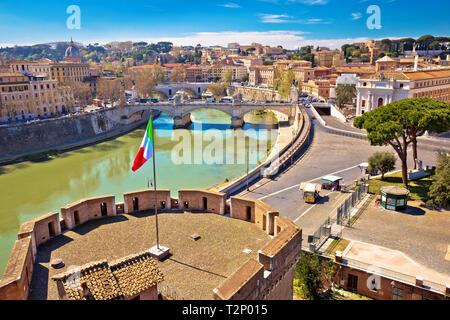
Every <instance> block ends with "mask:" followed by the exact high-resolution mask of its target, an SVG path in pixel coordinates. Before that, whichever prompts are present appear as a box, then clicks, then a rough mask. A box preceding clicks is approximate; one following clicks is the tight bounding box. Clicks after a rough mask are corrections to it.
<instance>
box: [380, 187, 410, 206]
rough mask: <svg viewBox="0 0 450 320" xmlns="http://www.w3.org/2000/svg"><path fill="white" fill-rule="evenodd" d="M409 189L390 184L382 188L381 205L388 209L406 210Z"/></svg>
mask: <svg viewBox="0 0 450 320" xmlns="http://www.w3.org/2000/svg"><path fill="white" fill-rule="evenodd" d="M408 195H409V191H408V189H405V188H402V187H395V186H388V187H382V188H381V206H382V207H383V208H385V209H388V210H395V211H400V210H405V209H406V205H407V202H408Z"/></svg>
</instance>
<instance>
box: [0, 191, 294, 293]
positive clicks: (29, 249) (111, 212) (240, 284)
mask: <svg viewBox="0 0 450 320" xmlns="http://www.w3.org/2000/svg"><path fill="white" fill-rule="evenodd" d="M123 197H124V202H123V203H116V202H115V197H114V196H111V195H109V196H103V197H95V198H89V199H83V200H80V201H77V202H74V203H72V204H69V205H66V206H64V207H62V208H61V219H60V216H59V214H58V213H57V212H54V213H48V214H46V215H43V216H41V217H39V218H36V219H34V220H31V221H28V222H26V223H24V224H22V225H21V226H20V230H19V233H18V238H19V240H17V241H16V243H15V245H14V248H13V250H12V251H11V255H10V257H9V260H8V264H7V266H6V269H5V273H4V275H3V277H2V279H1V280H0V299H2V300H4V299H18V300H19V299H26V298H27V296H28V290H29V286H30V281H31V276H32V272H33V264H34V259H35V256H36V253H37V249H38V247H39V245H41V244H43V243H45V242H46V241H48V240H49V239H51V238H52V237H55V236H57V235H59V234H61V233H62V232H63V230H70V229H73V228H75V227H76V226H77V225H80V224H83V223H86V222H88V221H90V220H94V219H100V218H102V217H107V216H115V215H116V214H117V213H118V212H124V213H130V212H139V211H146V210H152V209H153V208H154V190H138V191H133V192H126V193H124V195H123ZM136 199H138V200H137V201H138V208H137V209H138V210H134V208H135V207H134V206H133V205H134V203H135V202H136ZM157 201H158V202H157V203H158V208H159V209H163V206H162V201H164V202H165V208H164V209H181V210H199V211H201V210H203V211H207V212H212V213H216V214H220V215H224V214H226V211H227V205H226V194H224V193H221V192H214V191H208V190H202V189H183V190H179V198H178V199H172V198H171V197H170V190H157ZM186 203H187V208H185V205H186ZM205 205H206V206H205ZM230 207H231V208H229V209H230V211H231V217H233V218H237V219H241V220H247V214H248V213H249V214H250V219H249V222H252V223H255V225H257V226H258V227H259V228H261V229H262V230H264V231H266V232H267V233H268V234H269V235H272V236H274V238H273V240H272V241H271V242H270V243H269V244H268V245H267V246H266V247H264V248H263V249H262V250H260V251H259V252H258V254H259V257H258V261H257V260H255V259H252V260H249V261H248V262H247V263H246V264H244V265H243V266H242V267H241V268H240V269H239V270H238V271H237V272H236V273H235V274H234V275H233V276H232V277H230V278H229V279H227V280H226V281H225V282H224V283H223V284H222V285H221V287H220V288H219V289H216V290H215V292H214V297H215V298H216V299H264V298H266V297H267V295H268V294H271V295H273V296H274V298H280V297H281V298H282V299H292V292H291V291H292V290H290V289H288V290H287V291H288V292H285V291H286V290H284V291H283V290H281V291H280V292H279V293H277V294H274V292H275V291H274V290H275V288H276V287H278V286H274V285H273V284H275V283H276V284H278V283H281V284H282V286H283V288H285V287H287V288H289V283H291V284H292V281H293V279H292V276H291V273H289V272H290V271H289V270H290V269H289V268H292V266H293V264H294V262H295V261H296V259H298V257H299V255H300V251H299V250H297V248H301V229H300V228H299V227H298V226H297V225H295V224H294V223H292V222H290V220H288V219H286V218H282V217H279V216H278V212H277V211H276V210H275V209H273V208H272V207H271V206H269V205H268V204H266V203H264V202H262V201H260V200H254V199H248V198H243V197H233V198H231V205H230ZM248 208H250V209H248ZM61 226H63V227H64V228H61ZM286 272H288V273H286ZM280 281H281V282H280ZM289 292H291V293H289Z"/></svg>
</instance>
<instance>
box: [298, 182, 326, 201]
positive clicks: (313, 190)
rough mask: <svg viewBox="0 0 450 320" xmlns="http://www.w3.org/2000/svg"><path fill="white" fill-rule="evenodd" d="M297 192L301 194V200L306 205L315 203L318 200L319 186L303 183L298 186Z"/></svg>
mask: <svg viewBox="0 0 450 320" xmlns="http://www.w3.org/2000/svg"><path fill="white" fill-rule="evenodd" d="M299 190H300V191H301V192H302V195H303V200H304V201H305V202H306V203H316V201H317V199H319V198H320V195H319V191H320V190H321V187H320V184H317V183H306V182H303V183H302V184H300V188H299Z"/></svg>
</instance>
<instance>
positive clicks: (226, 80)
mask: <svg viewBox="0 0 450 320" xmlns="http://www.w3.org/2000/svg"><path fill="white" fill-rule="evenodd" d="M232 81H233V69H227V70H226V71H225V73H224V74H223V77H222V82H223V84H224V86H225V87H227V88H228V87H230V85H231V82H232Z"/></svg>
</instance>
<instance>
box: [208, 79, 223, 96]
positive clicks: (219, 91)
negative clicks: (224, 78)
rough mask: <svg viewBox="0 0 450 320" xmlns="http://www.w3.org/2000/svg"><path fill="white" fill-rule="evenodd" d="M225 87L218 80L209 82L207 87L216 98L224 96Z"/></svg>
mask: <svg viewBox="0 0 450 320" xmlns="http://www.w3.org/2000/svg"><path fill="white" fill-rule="evenodd" d="M225 89H226V88H225V86H224V85H223V83H220V82H215V83H211V84H210V85H209V87H208V91H209V92H211V94H212V95H213V96H214V97H216V98H218V97H223V96H225V95H226V93H225Z"/></svg>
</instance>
